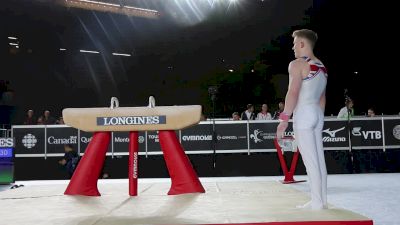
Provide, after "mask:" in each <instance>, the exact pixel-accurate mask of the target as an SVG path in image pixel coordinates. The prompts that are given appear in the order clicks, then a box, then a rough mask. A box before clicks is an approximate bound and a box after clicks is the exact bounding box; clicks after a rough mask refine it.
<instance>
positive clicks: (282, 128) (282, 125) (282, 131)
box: [276, 121, 289, 139]
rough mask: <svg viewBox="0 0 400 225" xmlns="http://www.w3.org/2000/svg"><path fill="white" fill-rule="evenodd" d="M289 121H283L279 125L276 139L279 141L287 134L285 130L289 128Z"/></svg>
mask: <svg viewBox="0 0 400 225" xmlns="http://www.w3.org/2000/svg"><path fill="white" fill-rule="evenodd" d="M288 124H289V123H288V121H281V122H280V123H279V125H278V127H277V128H276V137H277V138H278V139H281V138H283V136H284V134H285V130H286V128H287V127H288Z"/></svg>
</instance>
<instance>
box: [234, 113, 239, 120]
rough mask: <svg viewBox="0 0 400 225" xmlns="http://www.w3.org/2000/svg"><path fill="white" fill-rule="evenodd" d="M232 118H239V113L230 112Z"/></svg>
mask: <svg viewBox="0 0 400 225" xmlns="http://www.w3.org/2000/svg"><path fill="white" fill-rule="evenodd" d="M232 120H240V115H239V113H238V112H234V113H232Z"/></svg>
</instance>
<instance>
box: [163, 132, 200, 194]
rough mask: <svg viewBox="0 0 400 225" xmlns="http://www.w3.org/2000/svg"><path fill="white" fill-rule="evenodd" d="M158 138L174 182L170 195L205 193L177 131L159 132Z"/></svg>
mask: <svg viewBox="0 0 400 225" xmlns="http://www.w3.org/2000/svg"><path fill="white" fill-rule="evenodd" d="M158 136H159V140H160V145H161V149H162V151H163V153H164V159H165V162H166V164H167V168H168V172H169V175H170V177H171V181H172V185H171V189H170V190H169V192H168V194H169V195H178V194H185V193H204V192H205V190H204V188H203V186H202V185H201V183H200V180H199V178H198V176H197V174H196V172H195V171H194V169H193V167H192V164H191V163H190V161H189V158H188V157H187V155H186V154H185V152H184V151H183V148H182V146H181V144H180V143H179V141H178V139H177V138H176V134H175V131H172V130H165V131H159V133H158Z"/></svg>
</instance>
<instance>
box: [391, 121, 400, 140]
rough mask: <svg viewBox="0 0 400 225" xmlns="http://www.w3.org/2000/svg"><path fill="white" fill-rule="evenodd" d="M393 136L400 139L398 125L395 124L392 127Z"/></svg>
mask: <svg viewBox="0 0 400 225" xmlns="http://www.w3.org/2000/svg"><path fill="white" fill-rule="evenodd" d="M393 136H394V137H395V138H396V139H397V140H400V125H397V126H395V127H394V128H393Z"/></svg>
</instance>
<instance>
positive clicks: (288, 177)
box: [274, 137, 305, 184]
mask: <svg viewBox="0 0 400 225" xmlns="http://www.w3.org/2000/svg"><path fill="white" fill-rule="evenodd" d="M282 141H293V138H292V137H284V138H282ZM274 143H275V147H276V150H277V153H278V158H279V162H280V164H281V167H282V171H283V174H284V175H285V179H284V180H283V181H281V182H282V183H283V184H291V183H298V182H304V181H305V180H299V181H296V180H294V178H293V176H294V172H295V171H296V166H297V161H298V159H299V153H300V152H299V149H298V148H297V147H296V149H293V150H294V153H293V159H292V163H291V165H290V170H288V168H287V165H286V161H285V158H284V156H283V153H282V152H283V151H282V146H281V145H280V144H279V141H278V139H277V138H275V140H274Z"/></svg>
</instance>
